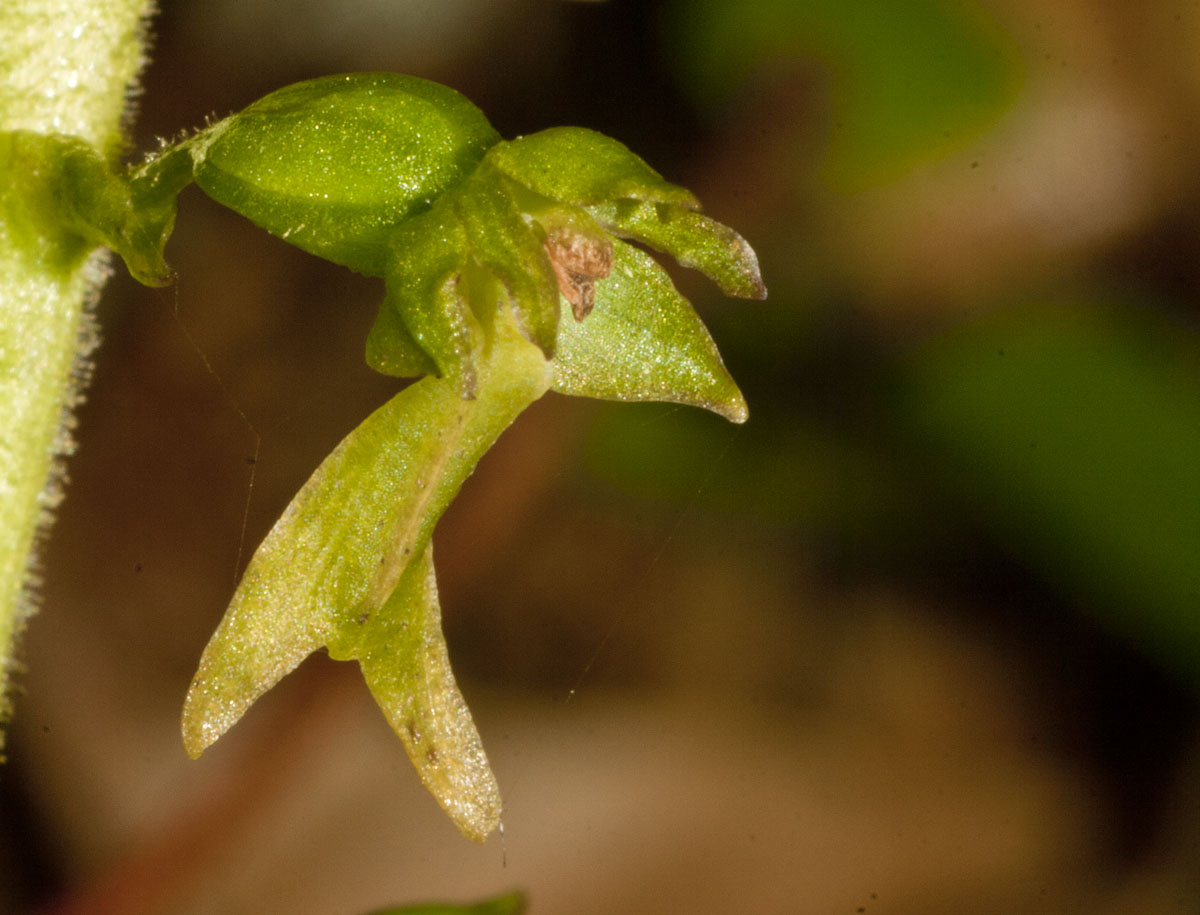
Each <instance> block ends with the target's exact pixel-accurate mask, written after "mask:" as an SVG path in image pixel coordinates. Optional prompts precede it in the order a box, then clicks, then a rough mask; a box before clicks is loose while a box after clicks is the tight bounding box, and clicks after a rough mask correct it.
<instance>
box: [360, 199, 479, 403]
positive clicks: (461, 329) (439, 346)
mask: <svg viewBox="0 0 1200 915" xmlns="http://www.w3.org/2000/svg"><path fill="white" fill-rule="evenodd" d="M466 248H467V242H466V235H465V234H464V232H463V229H462V226H461V225H460V224H459V222H458V219H457V218H456V216H455V214H454V212H453V210H452V208H451V207H449V206H445V205H441V204H439V205H437V206H435V207H434V208H433V209H432V210H430V211H429V212H427V213H423V214H422V215H420V216H417V217H415V218H413V219H410V220H409V221H408V222H406V223H405V224H404V225H402V226H400V227H399V228H397V229H396V230H395V231H393V233H392V235H391V238H390V240H389V250H390V259H389V261H388V265H387V279H386V290H387V295H386V297H385V299H384V302H383V305H381V306H380V319H379V320H377V321H376V326H377V327H378V333H375V331H374V330H373V331H372V333H373V335H374V336H375V342H374V347H373V348H375V349H376V350H377V349H378V348H379V347H381V346H383V345H384V343H385V342H386V341H385V339H384V335H385V334H391V335H392V337H393V341H394V342H398V343H399V344H400V347H399V348H398V349H397V351H396V352H395V353H394V354H392V355H393V356H394V358H395V360H396V361H397V362H398V363H401V364H404V363H412V362H414V361H415V360H413V359H412V358H411V356H412V354H411V353H410V352H408V351H407V350H406V349H405V348H404V344H405V343H406V342H407V340H405V339H404V337H402V336H398V332H397V329H396V327H395V323H394V321H393V320H392V319H391V318H390V317H384V314H385V313H386V312H392V313H393V314H395V315H398V316H399V318H400V322H401V324H403V326H404V329H405V330H406V331H407V335H408V338H409V339H411V340H412V342H413V343H415V344H416V346H417V348H418V349H419V350H420V351H421V352H423V353H425V354H426V355H427V356H428V357H429V360H430V361H432V363H433V365H434V366H435V367H436V369H437V373H438V374H439V375H440V376H442V377H445V378H452V379H454V381H455V383H456V384H457V385H458V386H459V388H460V390H461V391H462V392H463V394H464V395H465V396H472V395H473V394H474V391H475V384H476V364H475V362H476V349H477V347H478V346H479V345H480V343H481V342H482V338H481V335H480V331H479V327H478V322H477V321H476V320H475V318H474V316H473V315H472V314H471V312H470V308H469V306H468V304H467V299H466V296H465V295H464V292H463V290H462V289H461V288H460V284H461V281H462V274H463V271H464V269H465V267H466V261H467V251H466ZM380 322H383V323H382V326H380Z"/></svg>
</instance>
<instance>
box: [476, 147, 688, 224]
mask: <svg viewBox="0 0 1200 915" xmlns="http://www.w3.org/2000/svg"><path fill="white" fill-rule="evenodd" d="M487 161H488V162H489V163H490V164H492V165H493V166H495V167H496V168H497V169H499V170H500V171H502V172H504V174H506V175H508V176H509V177H510V178H513V179H515V180H516V181H519V182H520V183H521V184H523V185H525V186H526V187H527V188H529V189H530V190H532V191H534V192H535V193H538V194H542V195H543V196H545V197H550V198H551V199H554V200H560V201H562V202H564V203H573V204H576V205H579V206H585V205H590V204H596V203H602V202H604V201H606V200H616V199H618V198H622V197H630V198H633V199H635V200H650V201H654V202H657V203H674V204H678V205H679V206H685V207H693V208H694V207H698V206H699V202H698V201H697V200H696V197H695V195H693V194H692V192H691V191H689V190H687V189H686V188H682V187H679V186H678V185H675V184H671V183H670V182H668V181H665V180H663V177H662V175H660V174H659V173H658V172H656V171H655V170H654V169H652V168H651V167H650V166H649V165H647V164H646V163H645V162H644V161H642V159H641V158H640V157H638V156H636V155H634V154H633V153H632V152H630V150H629V148H628V147H627V146H625V145H624V144H623V143H620V142H618V141H617V140H614V139H612V138H611V137H606V136H605V135H604V134H602V133H596V131H594V130H588V129H586V128H584V127H552V128H550V129H549V130H542V131H539V132H538V133H534V134H529V135H528V136H524V137H518V138H517V139H515V140H510V141H508V142H506V143H497V144H496V145H495V146H493V147H492V148H491V150H490V151H489V152H488V154H487Z"/></svg>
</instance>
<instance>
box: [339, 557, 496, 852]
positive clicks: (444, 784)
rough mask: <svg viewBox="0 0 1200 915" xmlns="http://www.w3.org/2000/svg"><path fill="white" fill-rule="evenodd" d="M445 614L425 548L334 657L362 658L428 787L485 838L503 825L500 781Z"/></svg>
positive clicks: (474, 834)
mask: <svg viewBox="0 0 1200 915" xmlns="http://www.w3.org/2000/svg"><path fill="white" fill-rule="evenodd" d="M441 618H442V617H441V609H440V607H439V606H438V599H437V583H436V581H435V579H434V574H433V559H432V548H431V547H426V549H425V551H424V552H423V553H422V554H421V556H420V557H418V559H417V560H416V561H415V562H412V563H410V564H409V566H408V568H407V569H405V571H404V575H403V576H402V577H401V578H400V584H399V585H397V587H396V590H395V591H393V592H392V595H391V597H389V598H388V600H387V602H386V603H385V604H384V605H383V607H381V608H380V610H379V611H378V612H377V613H374V614H371V615H370V616H369V617H368V618H367V619H366V620H364V622H363V624H362V625H361V626H360V627H359V628H360V629H361V632H360V633H354V634H353V635H355V636H356V637H355V638H354V639H353V643H352V645H350V646H348V647H349V652H348V653H347V652H346V649H345V648H344V647H343V646H341V645H338V646H334V645H331V646H330V655H331V656H333V657H336V658H337V659H338V660H345V659H347V658H349V657H353V658H357V659H358V662H359V665H360V666H361V668H362V672H363V677H364V679H365V680H366V681H367V686H368V687H370V690H371V695H372V696H374V697H375V701H376V703H378V705H379V707H380V708H381V709H382V710H383V713H384V715H385V716H386V717H387V720H388V723H389V724H390V725H391V726H392V730H393V731H395V732H396V734H397V736H399V738H400V740H401V741H402V742H403V744H404V749H405V750H406V751H407V752H408V756H409V759H411V760H412V764H413V766H414V767H415V768H416V770H417V773H418V774H419V775H420V776H421V781H422V782H424V783H425V787H426V788H428V789H429V792H430V793H431V794H432V795H433V796H434V797H435V798H437V801H438V803H439V804H441V805H442V807H443V808H444V809H445V811H446V813H448V814H449V815H450V818H451V819H452V820H453V821H454V823H455V825H456V826H457V827H458V829H459V831H460V832H462V834H463V835H464V836H466V837H467V838H468V839H472V840H474V841H476V842H482V841H483V840H484V839H486V838H487V837H488V834H489V833H491V832H492V830H494V829H495V828H496V827H497V826H498V825H499V823H500V807H501V805H500V787H499V786H498V785H497V784H496V777H495V776H494V775H493V774H492V770H491V767H490V766H489V765H488V761H487V756H486V754H485V753H484V751H483V743H482V742H481V741H480V739H479V732H478V731H477V730H476V729H475V722H474V721H473V720H472V719H471V713H470V711H468V709H467V704H466V702H464V701H463V697H462V694H461V693H460V692H459V690H458V685H457V684H456V683H455V681H454V674H453V673H452V672H451V670H450V658H449V656H448V655H447V653H446V639H445V637H444V636H443V635H442V625H441Z"/></svg>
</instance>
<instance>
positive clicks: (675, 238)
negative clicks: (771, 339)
mask: <svg viewBox="0 0 1200 915" xmlns="http://www.w3.org/2000/svg"><path fill="white" fill-rule="evenodd" d="M588 209H589V212H590V213H591V214H592V216H594V217H595V219H596V220H597V222H599V223H600V224H601V225H603V226H604V227H605V228H607V229H609V230H610V231H611V232H613V233H614V234H615V235H619V236H621V237H623V238H633V239H636V240H637V241H640V242H643V243H645V244H647V245H650V247H652V248H654V249H655V250H656V251H662V252H664V253H666V254H670V255H671V256H672V257H674V258H675V259H676V260H677V261H679V263H681V264H683V265H684V266H685V267H695V268H696V269H697V270H699V271H700V272H701V273H703V274H704V275H705V276H707V277H708V278H709V279H711V280H712V281H713V282H714V283H716V284H717V285H718V286H720V287H721V291H722V292H724V293H725V294H726V295H731V296H737V297H738V298H741V299H765V298H766V297H767V287H766V286H764V285H763V281H762V275H761V274H760V273H759V270H758V257H757V256H756V255H755V253H754V249H753V248H751V247H750V245H749V243H747V241H746V239H744V238H742V236H740V235H738V233H737V232H735V231H733V229H731V228H729V226H727V225H723V224H722V223H719V222H717V221H716V220H715V219H710V218H709V217H707V216H705V215H703V214H702V213H697V212H696V211H695V210H691V209H687V208H685V207H680V206H673V205H671V204H665V203H657V204H656V203H644V202H639V201H636V200H618V201H613V202H610V203H605V204H601V205H599V206H595V207H589V208H588Z"/></svg>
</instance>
